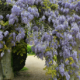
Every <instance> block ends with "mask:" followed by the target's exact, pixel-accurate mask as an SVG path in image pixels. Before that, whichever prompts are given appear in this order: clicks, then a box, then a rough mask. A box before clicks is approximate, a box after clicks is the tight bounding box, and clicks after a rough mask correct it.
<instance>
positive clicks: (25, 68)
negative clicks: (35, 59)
mask: <svg viewBox="0 0 80 80" xmlns="http://www.w3.org/2000/svg"><path fill="white" fill-rule="evenodd" d="M26 70H28V68H27V67H23V68H22V69H21V70H20V71H26Z"/></svg>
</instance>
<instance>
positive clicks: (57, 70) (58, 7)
mask: <svg viewBox="0 0 80 80" xmlns="http://www.w3.org/2000/svg"><path fill="white" fill-rule="evenodd" d="M6 2H7V5H9V4H11V5H13V7H12V9H11V14H7V15H6V18H7V19H8V20H9V25H14V26H12V27H13V29H12V31H13V32H11V31H7V30H5V26H4V27H3V25H1V26H0V29H1V30H0V49H4V48H6V46H7V47H8V44H7V43H8V41H7V40H6V41H5V38H7V39H9V40H10V42H11V44H12V46H15V44H16V42H20V40H21V39H23V38H24V37H25V36H26V34H25V33H26V32H25V28H24V27H23V26H22V24H23V25H24V24H25V25H27V29H30V31H33V32H32V34H33V36H32V38H33V40H34V42H35V45H34V46H33V47H32V51H34V52H35V54H36V56H37V57H39V58H41V59H43V57H45V59H46V61H45V65H46V67H45V69H47V70H48V72H47V74H51V75H52V77H51V80H70V79H71V77H72V76H73V75H75V77H74V79H77V78H78V79H79V80H80V76H79V73H78V72H79V65H78V64H79V59H78V54H79V53H78V52H77V51H76V50H75V49H74V48H73V47H75V46H76V45H77V39H78V40H80V1H79V0H50V1H49V0H18V1H11V0H6ZM3 17H4V16H2V15H1V16H0V20H3ZM49 28H51V31H50V30H49ZM14 30H15V31H14ZM30 31H29V34H31V33H30ZM29 34H28V35H29ZM27 40H28V38H26V41H27ZM8 51H9V49H8ZM1 56H3V54H2V53H1ZM54 56H56V57H57V60H55V59H54ZM54 61H55V62H56V64H55V65H54Z"/></svg>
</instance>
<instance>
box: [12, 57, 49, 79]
mask: <svg viewBox="0 0 80 80" xmlns="http://www.w3.org/2000/svg"><path fill="white" fill-rule="evenodd" d="M25 67H27V68H28V69H29V70H27V71H20V72H19V75H18V76H17V77H15V78H14V79H13V80H49V78H50V75H47V76H46V75H45V72H46V71H45V70H43V68H44V67H45V59H44V60H41V59H38V58H37V57H36V56H35V57H34V56H28V57H27V59H26V62H25Z"/></svg>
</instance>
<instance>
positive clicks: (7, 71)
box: [1, 51, 14, 80]
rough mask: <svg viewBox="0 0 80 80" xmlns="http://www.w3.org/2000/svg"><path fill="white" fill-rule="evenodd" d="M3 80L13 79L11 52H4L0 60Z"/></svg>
mask: <svg viewBox="0 0 80 80" xmlns="http://www.w3.org/2000/svg"><path fill="white" fill-rule="evenodd" d="M1 63H2V68H3V76H4V80H5V79H6V80H8V79H9V80H12V79H13V78H14V73H13V69H12V66H11V52H10V53H9V52H8V51H6V52H5V54H4V56H3V58H2V59H1Z"/></svg>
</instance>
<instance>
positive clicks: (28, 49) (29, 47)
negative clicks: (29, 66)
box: [27, 44, 35, 55]
mask: <svg viewBox="0 0 80 80" xmlns="http://www.w3.org/2000/svg"><path fill="white" fill-rule="evenodd" d="M32 46H33V45H29V44H28V45H27V53H28V54H31V55H34V54H35V53H34V52H33V51H32V49H31V47H32Z"/></svg>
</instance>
